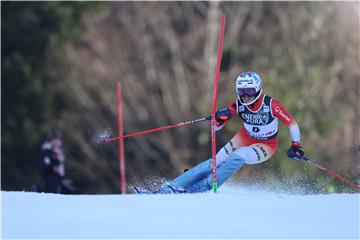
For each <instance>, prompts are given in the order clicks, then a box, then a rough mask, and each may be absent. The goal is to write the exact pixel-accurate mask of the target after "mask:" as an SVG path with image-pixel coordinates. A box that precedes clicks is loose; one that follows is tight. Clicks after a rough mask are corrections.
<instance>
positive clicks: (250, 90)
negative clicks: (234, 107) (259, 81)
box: [237, 88, 257, 97]
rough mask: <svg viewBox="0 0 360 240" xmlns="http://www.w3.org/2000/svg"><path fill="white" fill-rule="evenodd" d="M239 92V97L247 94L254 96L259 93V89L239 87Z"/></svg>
mask: <svg viewBox="0 0 360 240" xmlns="http://www.w3.org/2000/svg"><path fill="white" fill-rule="evenodd" d="M237 94H238V96H239V97H244V96H245V95H247V96H249V97H253V96H255V95H256V94H257V91H256V89H255V88H238V89H237Z"/></svg>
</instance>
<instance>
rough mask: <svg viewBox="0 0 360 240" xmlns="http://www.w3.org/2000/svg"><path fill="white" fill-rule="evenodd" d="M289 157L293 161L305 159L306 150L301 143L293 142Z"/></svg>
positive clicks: (288, 152) (288, 151) (288, 153)
mask: <svg viewBox="0 0 360 240" xmlns="http://www.w3.org/2000/svg"><path fill="white" fill-rule="evenodd" d="M287 155H288V157H289V158H291V159H292V160H302V159H303V157H304V150H303V148H302V147H301V146H300V143H299V142H292V144H291V147H290V148H289V149H288V150H287Z"/></svg>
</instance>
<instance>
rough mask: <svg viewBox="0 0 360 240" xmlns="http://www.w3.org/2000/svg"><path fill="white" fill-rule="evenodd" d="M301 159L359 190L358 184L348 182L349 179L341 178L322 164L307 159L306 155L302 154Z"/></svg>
mask: <svg viewBox="0 0 360 240" xmlns="http://www.w3.org/2000/svg"><path fill="white" fill-rule="evenodd" d="M303 159H304V160H305V161H306V162H307V163H310V164H311V165H313V166H315V167H317V168H319V169H321V170H323V171H324V172H326V173H328V174H330V175H332V176H334V177H336V178H337V179H340V180H341V181H343V182H345V183H347V184H349V185H350V186H352V187H354V188H357V189H359V190H360V186H358V185H356V184H354V183H352V182H350V181H349V180H347V179H345V178H343V177H340V176H339V175H337V174H335V173H334V172H332V171H330V170H329V169H327V168H324V167H323V166H321V165H319V164H318V163H316V162H315V161H313V160H311V159H309V158H308V157H306V156H304V157H303Z"/></svg>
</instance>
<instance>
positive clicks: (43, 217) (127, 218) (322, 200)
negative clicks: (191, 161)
mask: <svg viewBox="0 0 360 240" xmlns="http://www.w3.org/2000/svg"><path fill="white" fill-rule="evenodd" d="M1 198H2V238H32V239H39V238H118V239H120V238H132V239H134V238H153V239H154V238H155V239H156V238H202V239H209V238H213V239H214V238H222V239H224V238H232V239H259V238H262V239H269V238H270V239H330V238H331V239H359V236H360V234H359V228H360V227H359V215H360V212H359V202H360V201H359V200H360V194H328V195H288V194H283V193H271V192H266V191H256V190H245V189H241V188H238V187H237V188H235V187H226V186H224V187H222V188H220V189H219V192H218V193H217V194H214V193H212V192H209V193H203V194H179V195H135V194H128V195H57V194H39V193H29V192H2V193H1Z"/></svg>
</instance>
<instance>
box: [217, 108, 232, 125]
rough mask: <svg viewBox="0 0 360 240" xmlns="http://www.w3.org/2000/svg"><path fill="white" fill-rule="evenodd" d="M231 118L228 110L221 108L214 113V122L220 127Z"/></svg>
mask: <svg viewBox="0 0 360 240" xmlns="http://www.w3.org/2000/svg"><path fill="white" fill-rule="evenodd" d="M231 117H232V114H231V111H230V109H228V108H227V107H226V108H222V109H219V110H217V111H216V113H215V120H216V122H217V123H219V125H222V124H223V123H224V122H226V121H227V120H229V119H230V118H231Z"/></svg>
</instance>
